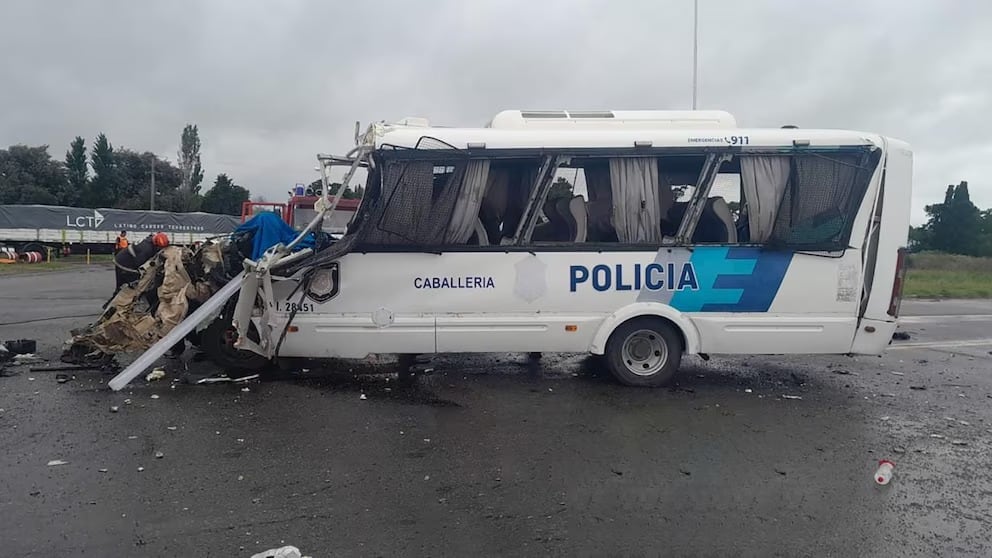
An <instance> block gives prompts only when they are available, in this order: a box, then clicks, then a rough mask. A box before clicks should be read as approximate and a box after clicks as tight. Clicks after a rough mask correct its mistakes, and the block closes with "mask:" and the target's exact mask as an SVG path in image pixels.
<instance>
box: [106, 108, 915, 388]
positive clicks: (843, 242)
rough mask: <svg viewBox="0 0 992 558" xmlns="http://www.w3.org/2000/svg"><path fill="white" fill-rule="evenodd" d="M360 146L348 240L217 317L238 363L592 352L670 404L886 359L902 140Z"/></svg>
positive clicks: (597, 136) (694, 135)
mask: <svg viewBox="0 0 992 558" xmlns="http://www.w3.org/2000/svg"><path fill="white" fill-rule="evenodd" d="M356 143H357V144H358V146H357V147H356V148H355V149H354V150H353V151H352V152H351V153H350V154H349V155H348V156H346V157H330V156H318V160H319V161H320V162H321V164H322V168H323V169H324V177H325V192H326V191H327V189H328V188H327V186H326V184H327V182H328V180H327V177H328V173H329V170H328V169H329V167H330V166H333V165H348V166H350V170H349V172H348V174H347V176H346V180H350V179H351V177H352V176H353V175H354V173H355V170H356V169H358V168H360V167H364V168H365V169H366V170H367V180H366V182H365V184H364V186H365V192H366V194H365V197H364V200H363V202H362V205H361V207H360V208H359V210H358V212H357V213H356V215H355V217H354V219H353V221H352V222H351V224H350V225H349V229H348V233H347V234H346V235H345V236H344V237H343V238H342V239H341V240H340V241H338V242H336V243H334V244H333V245H331V246H330V247H329V248H326V249H324V250H322V251H320V252H318V253H314V252H312V251H309V250H303V251H295V252H294V251H293V248H294V247H293V246H282V245H279V246H277V247H275V248H273V249H271V250H270V251H269V252H268V253H267V254H266V255H265V257H263V258H260V259H259V261H257V262H246V266H245V269H246V272H245V275H244V277H243V278H242V279H241V280H240V281H238V282H237V284H236V286H235V285H234V284H232V285H228V287H226V288H225V289H223V290H222V291H221V293H219V294H218V295H215V298H217V297H230V296H231V295H232V294H233V293H234V292H235V291H236V290H237V291H239V292H238V294H237V302H236V303H235V302H234V301H233V300H232V301H231V302H229V303H227V305H226V307H225V308H227V309H228V310H225V311H223V312H222V315H221V317H220V318H218V319H220V320H222V321H224V323H229V324H231V328H232V329H231V331H232V333H233V335H231V336H230V339H231V341H232V344H231V347H230V349H231V350H230V355H231V358H232V359H239V360H237V361H233V360H232V362H227V363H222V364H226V365H237V366H242V367H246V366H261V365H263V364H265V363H266V362H267V361H270V360H273V359H279V358H287V357H306V358H362V357H365V356H367V355H368V354H370V353H397V354H401V355H402V354H406V355H412V354H422V353H436V352H459V353H463V352H590V353H593V354H597V355H604V356H605V359H604V360H605V363H606V365H607V367H608V368H609V370H610V371H611V372H612V374H613V375H614V376H615V377H616V378H617V379H618V380H619V381H620V382H622V383H624V384H627V385H634V386H658V385H663V384H665V383H667V382H668V381H670V380H671V378H672V377H673V375H674V374H675V372H676V371H677V369H678V367H679V363H680V360H681V358H682V356H683V355H685V354H700V355H703V356H705V355H708V354H734V353H737V354H784V353H837V354H847V353H859V354H880V353H881V352H883V351H884V349H885V348H886V346H887V345H888V344H889V341H890V339H891V337H892V333H893V332H894V330H895V328H896V319H897V316H898V312H899V303H900V297H901V290H902V276H903V267H904V260H903V247H904V246H905V244H906V241H907V233H908V228H909V216H910V197H911V196H910V189H911V177H912V152H911V150H910V148H909V146H908V145H907V144H906V143H903V142H901V141H898V140H894V139H889V138H885V137H882V136H879V135H875V134H868V133H862V132H852V131H838V130H806V129H798V128H794V127H785V128H775V129H743V128H738V127H737V126H736V123H735V120H734V118H733V117H732V116H731V115H729V114H727V113H724V112H719V111H692V112H676V111H605V112H570V111H537V112H527V111H504V112H502V113H500V114H499V115H497V116H496V117H495V118H494V119H493V120H492V121H491V122H490V123H489V124H488V125H487V126H486V127H483V128H439V127H431V126H429V125H428V123H427V122H426V121H423V120H420V119H407V120H405V121H402V122H400V123H398V124H383V123H380V124H375V125H373V126H371V127H370V128H369V129H368V131H367V132H365V134H364V135H362V136H360V137H359V136H357V135H356ZM562 179H564V180H562ZM569 186H571V189H570V188H569ZM328 209H329V208H328ZM319 219H320V217H319V216H318V218H317V219H315V221H314V222H313V223H311V228H313V227H316V226H317V223H318V222H319ZM220 305H221V303H217V304H214V305H209V304H208V305H204V306H205V307H206V306H210V307H211V308H210V309H208V310H207V311H204V312H202V313H201V314H200V315H199V316H195V315H194V316H192V317H191V318H190V319H188V320H187V321H191V320H192V321H197V320H203V319H206V318H207V317H208V316H211V314H209V312H210V311H211V310H212V311H214V313H215V314H214V315H216V312H217V308H219V307H220ZM200 310H203V308H202V307H201V309H200ZM200 310H198V312H199V311H200ZM184 325H186V324H184ZM177 329H181V328H177ZM169 343H170V341H169V340H165V341H164V344H163V346H166V347H167V346H168V344H169ZM136 364H138V365H139V366H140V365H141V364H142V363H136ZM118 385H120V384H118Z"/></svg>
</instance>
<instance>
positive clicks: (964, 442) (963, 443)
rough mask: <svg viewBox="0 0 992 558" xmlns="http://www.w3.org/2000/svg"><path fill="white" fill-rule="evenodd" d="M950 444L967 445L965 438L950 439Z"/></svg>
mask: <svg viewBox="0 0 992 558" xmlns="http://www.w3.org/2000/svg"><path fill="white" fill-rule="evenodd" d="M951 444H952V445H955V446H967V445H968V442H966V441H965V440H951Z"/></svg>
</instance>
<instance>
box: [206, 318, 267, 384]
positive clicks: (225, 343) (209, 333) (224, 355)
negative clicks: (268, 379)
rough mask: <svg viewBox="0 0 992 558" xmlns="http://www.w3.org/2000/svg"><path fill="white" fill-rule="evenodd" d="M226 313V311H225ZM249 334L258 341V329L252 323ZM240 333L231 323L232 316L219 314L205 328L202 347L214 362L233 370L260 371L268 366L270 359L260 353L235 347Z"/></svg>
mask: <svg viewBox="0 0 992 558" xmlns="http://www.w3.org/2000/svg"><path fill="white" fill-rule="evenodd" d="M225 314H226V312H225ZM248 336H249V338H251V339H252V340H253V341H255V342H258V337H259V336H258V330H256V329H255V326H254V324H252V326H251V329H250V330H249V331H248ZM237 338H238V333H237V331H236V330H235V329H234V326H233V325H231V319H230V317H228V316H226V315H221V316H219V317H218V318H217V319H216V320H214V321H213V323H211V324H210V325H209V326H207V328H206V329H205V330H203V334H202V337H201V338H200V349H201V350H202V351H203V352H204V353H206V354H207V358H209V359H210V360H211V361H212V362H213V363H214V364H216V365H217V366H219V367H221V368H223V369H224V370H231V371H245V372H258V371H260V370H262V369H263V368H265V367H266V366H268V364H269V361H268V359H266V358H265V357H263V356H262V355H259V354H255V353H253V352H251V351H244V350H241V349H235V348H234V342H235V341H236V340H237Z"/></svg>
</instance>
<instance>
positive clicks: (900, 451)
mask: <svg viewBox="0 0 992 558" xmlns="http://www.w3.org/2000/svg"><path fill="white" fill-rule="evenodd" d="M892 451H893V452H895V453H898V454H903V453H906V448H904V447H902V446H896V447H894V448H892Z"/></svg>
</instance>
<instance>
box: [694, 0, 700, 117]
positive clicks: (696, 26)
mask: <svg viewBox="0 0 992 558" xmlns="http://www.w3.org/2000/svg"><path fill="white" fill-rule="evenodd" d="M698 36H699V0H693V2H692V110H696V76H697V71H696V68H697V60H698V51H699V40H698Z"/></svg>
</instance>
